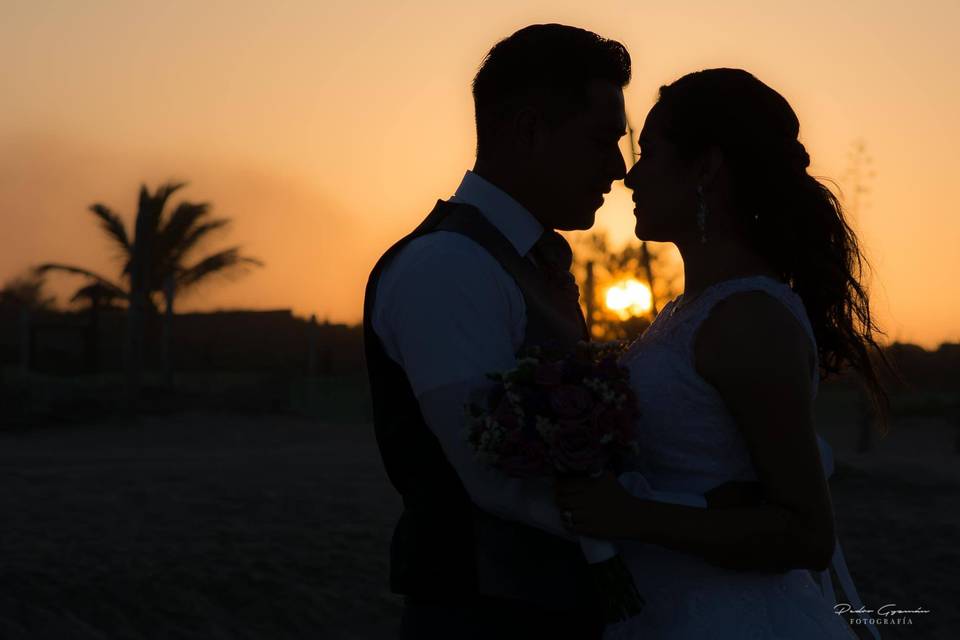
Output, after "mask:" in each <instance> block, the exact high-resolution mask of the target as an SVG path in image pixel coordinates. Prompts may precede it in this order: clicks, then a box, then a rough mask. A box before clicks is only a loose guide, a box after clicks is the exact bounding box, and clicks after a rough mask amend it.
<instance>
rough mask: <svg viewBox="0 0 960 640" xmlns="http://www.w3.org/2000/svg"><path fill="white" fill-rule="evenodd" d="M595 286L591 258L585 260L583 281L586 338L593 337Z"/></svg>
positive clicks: (590, 338)
mask: <svg viewBox="0 0 960 640" xmlns="http://www.w3.org/2000/svg"><path fill="white" fill-rule="evenodd" d="M595 287H596V281H595V280H594V277H593V260H588V261H587V277H586V278H585V281H584V283H583V288H584V297H586V299H587V305H586V307H587V310H586V311H587V313H586V316H587V317H586V321H587V340H592V339H593V313H594V307H595V306H596V292H595V291H594V288H595Z"/></svg>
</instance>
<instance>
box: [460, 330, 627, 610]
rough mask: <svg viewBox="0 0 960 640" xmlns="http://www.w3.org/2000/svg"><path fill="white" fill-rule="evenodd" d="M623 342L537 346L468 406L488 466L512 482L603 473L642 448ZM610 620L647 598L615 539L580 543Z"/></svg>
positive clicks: (472, 433)
mask: <svg viewBox="0 0 960 640" xmlns="http://www.w3.org/2000/svg"><path fill="white" fill-rule="evenodd" d="M621 350H622V347H621V346H619V345H618V344H616V343H600V344H596V343H594V344H589V343H583V342H582V343H580V344H578V345H577V347H576V349H575V350H574V352H573V353H560V352H551V351H550V350H547V349H543V348H533V349H530V350H527V351H525V352H524V353H522V354H521V356H520V357H519V359H518V360H517V365H516V367H515V368H514V369H511V370H510V371H505V372H502V373H495V374H490V375H489V376H488V377H490V378H491V379H492V380H493V381H494V385H493V387H492V388H490V389H488V390H486V391H485V394H484V395H483V396H482V397H480V398H478V399H476V400H475V401H473V402H471V403H470V404H469V405H468V406H467V423H468V426H467V438H468V440H469V442H470V445H471V446H472V448H473V449H474V451H475V452H476V454H477V457H478V458H479V459H480V460H481V461H482V462H483V463H485V464H487V465H489V466H492V467H494V468H496V469H499V470H501V471H503V472H504V473H505V474H507V475H508V476H512V477H520V478H523V477H527V478H529V477H544V476H556V475H578V476H579V475H590V476H597V475H599V474H602V473H603V472H604V471H605V470H607V469H614V468H617V467H618V466H620V461H621V460H623V459H624V458H626V457H627V456H629V455H631V454H632V453H634V452H635V450H636V446H637V444H636V442H635V440H634V438H633V425H634V421H635V419H636V417H637V408H636V406H637V405H636V399H635V397H634V394H633V391H632V390H631V389H630V385H629V383H628V375H629V374H628V372H627V370H626V369H625V368H623V367H621V366H619V365H618V364H617V356H618V355H619V352H620V351H621ZM580 547H581V549H582V550H583V552H584V555H585V557H586V559H587V561H588V562H589V563H590V567H591V573H592V575H593V576H594V578H595V581H596V584H597V586H598V588H599V590H600V594H601V596H602V598H603V601H604V603H605V608H606V614H607V620H608V622H617V621H620V620H624V619H626V618H629V617H630V616H633V615H636V614H637V613H639V612H640V610H641V609H642V608H643V599H642V598H641V597H640V594H639V593H638V592H637V590H636V587H635V586H634V584H633V580H632V578H631V577H630V574H629V572H628V570H627V568H626V566H625V565H624V563H623V560H622V558H621V557H620V556H619V555H618V554H617V550H616V547H614V545H613V544H612V543H610V542H607V541H603V540H596V539H592V538H581V539H580Z"/></svg>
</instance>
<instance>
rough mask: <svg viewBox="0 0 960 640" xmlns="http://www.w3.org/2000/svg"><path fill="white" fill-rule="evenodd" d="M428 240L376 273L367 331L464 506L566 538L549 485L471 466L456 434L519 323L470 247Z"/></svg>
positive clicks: (494, 273)
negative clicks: (409, 392)
mask: <svg viewBox="0 0 960 640" xmlns="http://www.w3.org/2000/svg"><path fill="white" fill-rule="evenodd" d="M438 235H439V234H431V236H438ZM431 236H426V237H424V238H420V239H418V240H415V241H413V242H412V243H411V245H413V243H418V245H417V246H413V247H412V249H411V250H410V253H409V254H407V255H404V254H401V255H400V256H398V257H397V258H396V259H395V262H394V263H393V264H392V265H391V266H390V267H389V269H391V270H395V271H394V272H393V273H390V274H389V275H388V274H386V273H385V274H384V276H383V278H382V279H381V284H380V286H379V287H378V291H377V300H376V304H375V310H374V330H375V331H376V333H377V335H378V336H379V337H380V339H381V341H382V342H383V343H384V347H385V348H386V350H387V353H388V354H389V355H390V356H391V357H392V358H393V359H394V360H395V361H396V362H397V363H398V364H399V365H400V366H401V367H402V368H403V370H404V372H405V373H406V375H407V378H408V380H409V381H410V385H411V387H412V388H413V391H414V394H415V395H416V396H417V399H418V401H419V403H420V408H421V413H422V414H423V417H424V420H425V422H426V425H427V427H428V428H429V429H430V431H431V432H432V433H433V434H434V435H435V436H436V438H437V440H438V441H439V442H440V445H441V447H442V448H443V451H444V454H445V455H446V457H447V459H448V461H449V462H450V464H451V465H452V466H453V468H454V470H455V471H456V472H457V475H458V476H459V478H460V480H461V482H462V483H463V486H464V488H465V489H466V491H467V493H468V495H469V496H470V498H471V500H472V501H473V502H474V503H475V504H476V505H477V506H478V507H480V508H481V509H483V510H485V511H488V512H490V513H493V514H495V515H497V516H499V517H502V518H504V519H507V520H512V521H516V522H521V523H523V524H527V525H530V526H534V527H537V528H539V529H542V530H544V531H547V532H548V533H551V534H554V535H557V536H561V537H564V538H567V539H574V536H572V535H571V534H570V533H569V532H567V531H566V530H565V529H564V528H563V526H562V524H561V522H560V516H559V513H558V512H557V508H556V506H555V504H554V501H553V486H552V480H550V479H546V478H544V479H517V478H509V477H507V476H506V475H504V474H503V473H502V472H500V471H497V470H495V469H492V468H490V467H488V466H487V465H485V464H482V463H480V462H479V461H477V460H476V458H475V456H474V453H473V451H472V449H471V448H470V445H469V442H468V441H467V438H466V434H465V430H466V426H467V425H466V419H465V405H466V403H467V402H468V400H469V399H470V397H471V394H473V393H475V392H476V391H477V390H478V389H482V388H484V387H487V386H489V385H490V381H489V380H488V379H487V378H486V375H487V374H489V373H494V372H499V371H504V370H507V369H510V368H512V367H513V366H514V365H515V364H516V358H515V356H514V354H515V353H516V351H517V349H518V348H519V346H520V345H521V344H522V342H523V334H524V329H525V323H526V314H525V306H524V301H523V297H522V294H521V293H520V291H519V289H518V288H517V287H516V284H515V283H514V282H513V280H512V278H510V276H509V275H507V274H506V273H505V272H503V270H502V268H501V267H500V265H499V264H498V263H497V262H496V261H495V260H494V259H493V258H492V257H491V256H490V255H489V254H487V253H486V252H485V251H483V250H482V249H480V248H479V247H477V246H476V245H475V244H473V243H472V241H470V240H467V239H466V238H463V237H462V236H455V237H453V236H451V235H450V234H447V235H446V237H431ZM411 245H408V247H410V246H411Z"/></svg>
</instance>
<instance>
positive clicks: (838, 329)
mask: <svg viewBox="0 0 960 640" xmlns="http://www.w3.org/2000/svg"><path fill="white" fill-rule="evenodd" d="M654 108H655V109H656V110H657V111H659V112H661V115H663V116H664V123H665V125H666V130H665V134H666V137H667V138H668V139H669V140H670V141H671V142H673V143H674V144H675V145H677V147H678V149H679V150H680V152H681V154H683V155H684V156H686V157H690V158H692V157H696V156H697V155H698V154H700V153H703V152H704V151H706V150H708V149H710V148H713V147H715V148H719V149H720V151H721V153H722V156H723V160H724V164H725V167H726V169H727V172H728V174H729V177H730V186H731V196H732V199H733V202H732V205H733V207H732V209H733V210H732V215H733V216H734V217H735V221H734V222H735V224H736V226H737V228H738V229H739V231H740V233H741V235H742V237H743V238H744V239H745V240H746V242H747V243H748V244H749V246H750V247H751V249H752V250H754V251H756V252H757V253H758V254H759V255H760V256H761V257H763V258H764V259H765V260H766V261H767V262H768V263H769V265H770V266H771V267H773V269H774V270H775V271H776V272H777V273H778V274H779V275H780V277H781V278H782V279H783V281H784V282H787V283H788V284H789V285H790V286H791V287H792V288H793V290H794V291H795V292H796V293H797V294H798V295H799V296H800V298H801V299H802V300H803V303H804V306H805V307H806V310H807V314H808V315H809V317H810V322H811V324H812V325H813V331H814V335H815V337H816V340H817V349H818V355H819V360H820V367H821V372H822V373H823V375H824V376H828V375H831V374H835V373H837V372H839V371H841V370H842V369H844V368H845V367H847V366H849V367H852V368H853V369H855V370H856V371H858V372H859V373H860V374H861V375H862V376H863V379H864V381H865V382H866V384H867V387H868V389H869V391H870V394H871V396H872V397H873V398H874V400H875V402H876V405H877V406H878V407H879V408H880V409H881V411H882V412H883V413H884V414H885V413H886V410H887V408H888V406H889V402H888V398H887V395H886V393H885V392H884V389H883V386H882V385H881V382H880V376H879V370H880V367H881V366H884V367H888V366H889V365H888V364H887V361H886V359H885V357H884V356H883V351H882V350H881V348H880V346H879V345H878V343H877V337H878V336H881V335H883V334H882V332H881V331H880V330H879V329H878V328H877V326H876V324H875V322H874V320H873V319H872V317H871V314H870V304H869V299H868V296H867V291H866V288H865V286H864V284H863V283H862V280H863V273H864V267H865V266H868V265H867V263H866V260H865V258H864V257H863V255H862V254H861V251H860V246H859V244H858V242H857V238H856V235H855V234H854V232H853V230H852V229H851V228H850V226H849V225H848V224H847V221H846V220H845V219H844V215H843V208H842V207H841V205H840V202H839V201H838V199H837V197H836V196H835V195H834V194H833V193H832V192H831V191H830V189H828V188H827V187H826V186H825V185H823V184H822V183H821V182H820V181H818V180H817V179H816V178H814V177H813V176H811V175H810V174H809V173H808V172H807V167H808V166H809V165H810V156H809V155H807V151H806V149H805V148H804V146H803V144H802V143H801V142H800V141H799V140H798V138H797V136H798V134H799V131H800V122H799V120H798V119H797V116H796V114H795V113H794V111H793V109H792V108H791V107H790V104H789V103H788V102H787V101H786V99H784V97H783V96H781V95H780V94H779V93H777V92H776V91H774V90H773V89H771V88H770V87H768V86H767V85H765V84H764V83H762V82H760V80H758V79H757V78H755V77H754V76H753V75H751V74H749V73H747V72H746V71H743V70H740V69H708V70H705V71H698V72H695V73H691V74H689V75H686V76H684V77H682V78H680V79H679V80H677V81H676V82H674V83H673V84H670V85H668V86H665V87H661V88H660V97H659V100H658V102H657V105H656V106H655V107H654Z"/></svg>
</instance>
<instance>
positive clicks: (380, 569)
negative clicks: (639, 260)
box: [0, 401, 960, 640]
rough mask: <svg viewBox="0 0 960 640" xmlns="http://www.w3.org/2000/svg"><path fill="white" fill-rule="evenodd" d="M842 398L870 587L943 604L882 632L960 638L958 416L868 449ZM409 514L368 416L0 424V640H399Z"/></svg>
mask: <svg viewBox="0 0 960 640" xmlns="http://www.w3.org/2000/svg"><path fill="white" fill-rule="evenodd" d="M826 404H827V405H830V403H829V402H827V403H826ZM833 404H834V405H836V406H833V405H830V406H826V408H825V409H824V411H823V412H822V414H823V415H822V416H821V424H822V427H823V431H824V433H825V434H826V435H827V438H828V439H830V440H831V441H832V442H834V444H835V445H836V447H837V451H838V458H839V460H840V463H841V464H840V470H839V472H838V475H837V477H836V479H835V481H834V482H833V492H834V503H835V509H836V511H837V514H838V527H839V531H840V534H841V536H842V539H843V544H844V547H845V549H846V552H847V556H848V561H849V564H850V567H851V570H852V571H853V573H854V576H855V578H856V580H857V583H858V585H859V587H860V590H861V595H862V596H863V598H864V600H865V602H866V604H867V606H868V607H870V608H875V607H876V606H879V605H881V604H885V603H896V604H897V605H899V607H900V608H904V609H908V608H909V609H914V608H920V607H923V608H926V609H930V610H931V613H930V614H926V615H914V616H912V621H913V624H912V625H898V626H886V627H885V628H884V630H883V636H884V638H918V639H919V638H922V639H924V640H926V639H929V638H954V637H960V617H958V612H957V610H956V605H957V603H958V602H960V589H958V581H960V553H958V550H957V547H956V544H955V541H957V540H958V539H960V515H958V514H960V503H958V501H957V496H958V489H960V472H958V466H960V465H958V464H957V463H958V462H960V456H958V455H957V454H956V453H954V451H953V443H954V439H955V437H956V431H955V429H954V428H953V427H952V426H950V425H948V424H947V423H946V422H939V421H937V420H930V419H928V420H924V421H916V422H911V423H905V424H903V425H896V426H897V429H896V431H895V433H894V434H893V435H892V436H891V437H890V438H888V439H886V440H884V441H882V442H881V443H879V446H878V447H877V450H876V451H875V452H874V453H873V454H870V455H868V456H855V455H851V454H850V453H849V451H850V450H851V447H852V443H853V441H854V434H853V433H850V432H849V429H845V428H844V427H845V425H846V424H849V419H850V416H848V415H846V414H845V413H844V411H845V409H844V404H843V402H839V401H838V402H834V403H833ZM398 511H399V500H398V498H397V497H396V496H395V495H394V493H393V491H392V489H391V488H390V486H389V484H388V483H387V480H386V478H385V476H384V473H383V471H382V469H381V467H380V462H379V458H378V456H377V452H376V447H375V445H374V442H373V437H372V429H371V427H370V426H369V425H366V424H358V425H325V424H319V423H317V422H316V421H311V420H307V419H302V418H294V417H289V416H230V415H206V414H184V415H179V416H168V417H163V418H144V419H142V420H140V421H138V422H136V423H126V424H124V423H114V424H109V425H99V426H85V427H77V426H74V427H70V428H69V429H68V428H62V427H60V428H48V429H42V430H36V431H32V432H30V433H25V434H19V435H17V434H3V435H0V514H2V525H0V550H2V557H0V638H2V639H3V640H7V639H11V640H12V639H17V638H51V639H54V638H55V639H71V640H72V639H78V640H79V639H84V638H270V639H273V638H277V639H281V638H324V639H329V640H338V639H343V640H346V639H351V640H353V639H355V640H362V639H364V638H390V637H392V634H393V633H394V629H395V627H396V623H397V619H398V616H399V612H400V602H399V600H398V598H397V597H395V596H393V595H391V594H390V593H389V592H388V590H387V587H386V581H387V578H386V576H387V559H386V554H387V548H388V544H389V536H390V532H391V529H392V525H393V522H394V520H395V518H396V516H397V514H398Z"/></svg>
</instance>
